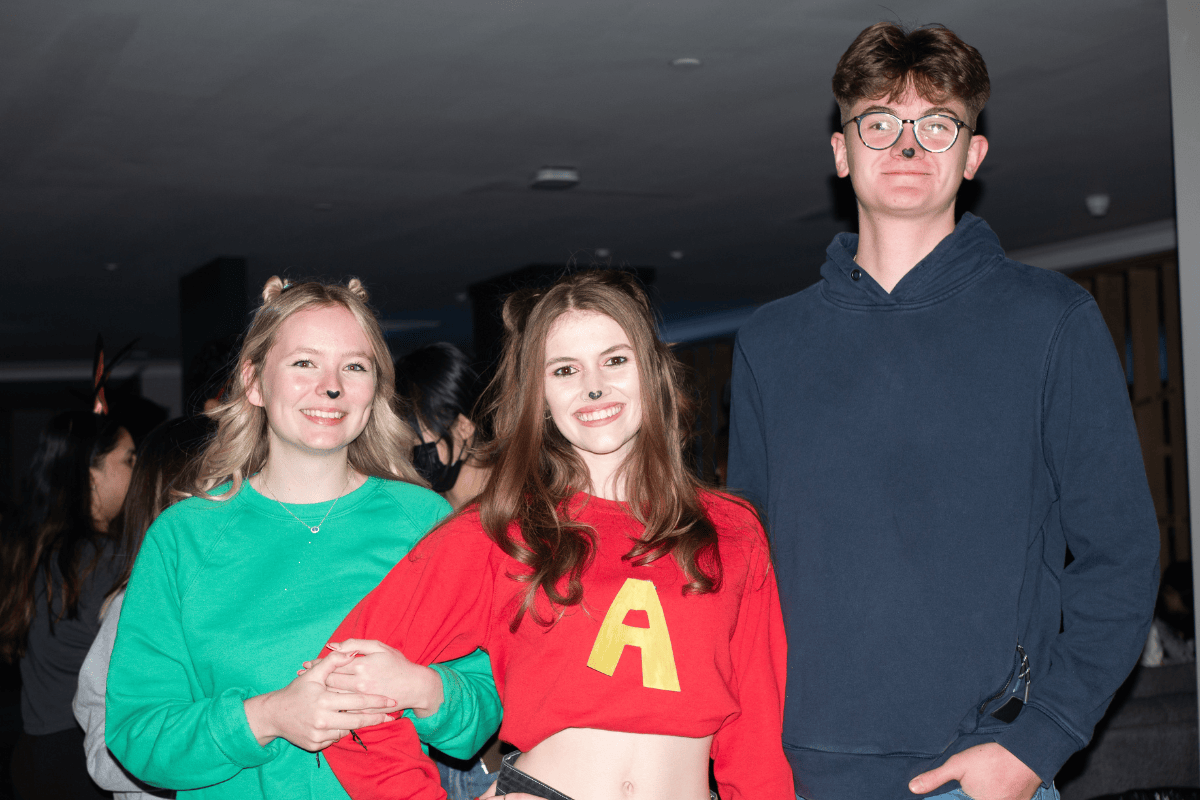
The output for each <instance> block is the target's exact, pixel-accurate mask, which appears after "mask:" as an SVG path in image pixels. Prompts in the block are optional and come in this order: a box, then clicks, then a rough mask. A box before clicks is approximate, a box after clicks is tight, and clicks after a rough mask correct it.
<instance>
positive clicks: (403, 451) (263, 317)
mask: <svg viewBox="0 0 1200 800" xmlns="http://www.w3.org/2000/svg"><path fill="white" fill-rule="evenodd" d="M262 298H263V302H262V305H261V306H259V307H258V311H257V312H255V314H254V321H253V322H251V323H250V330H248V331H247V332H246V338H245V339H244V340H243V342H242V349H241V352H240V353H239V354H238V358H237V363H236V366H235V368H234V370H233V373H232V375H231V376H230V383H229V391H228V393H227V397H228V399H227V400H226V401H225V402H224V403H222V404H221V405H219V406H217V407H216V408H214V409H213V410H212V411H209V412H208V416H209V418H211V419H212V420H214V421H215V422H216V423H217V431H216V434H214V436H213V437H212V440H211V441H210V442H209V445H208V447H207V448H205V450H204V453H203V455H202V456H201V461H200V468H199V470H198V471H197V472H198V474H197V477H196V480H197V482H198V485H197V489H198V492H197V493H198V494H201V495H203V496H205V497H209V496H210V495H209V494H208V492H209V491H210V490H212V489H213V488H215V487H217V486H219V485H221V484H224V483H229V484H230V487H229V490H228V491H227V492H225V493H224V494H222V495H220V496H219V497H218V498H217V499H221V500H224V499H227V498H229V497H232V496H233V495H235V494H237V491H238V489H240V488H241V485H242V481H243V480H245V479H246V478H248V477H250V476H251V475H253V474H254V473H256V472H258V471H259V470H260V469H262V468H263V465H265V464H266V463H267V445H268V439H267V414H266V412H265V411H264V410H263V409H262V408H260V407H259V406H256V405H254V404H253V403H251V402H250V401H249V399H248V398H247V396H246V392H247V390H248V388H249V386H248V385H247V383H246V380H245V376H244V369H243V367H245V366H246V365H249V367H250V374H252V375H254V376H257V375H259V374H260V373H261V372H262V369H263V365H264V364H265V363H266V360H267V354H268V353H269V352H270V351H271V347H272V346H273V345H274V344H275V340H276V339H277V338H278V336H279V329H280V327H282V326H283V323H284V322H285V321H286V320H287V319H288V317H290V316H292V315H293V314H295V313H296V312H298V311H304V310H307V309H310V308H323V307H328V306H342V307H344V308H345V309H347V310H348V311H349V312H350V313H351V314H353V315H354V318H355V319H357V320H358V324H359V325H360V326H361V327H362V330H363V333H364V334H365V335H366V337H367V340H368V341H369V342H370V343H371V361H372V363H373V366H374V369H375V398H374V401H373V402H372V404H371V416H370V418H369V419H368V420H367V427H366V428H364V429H363V432H362V433H360V434H359V435H358V438H356V439H355V440H354V441H353V442H351V443H350V445H349V446H348V447H347V448H346V455H347V458H348V459H349V462H350V466H351V467H353V468H354V469H355V470H357V471H358V472H359V473H361V474H363V475H371V476H374V477H377V478H387V479H389V480H397V481H407V482H408V483H415V484H417V485H418V486H428V484H427V483H426V482H425V479H424V478H422V477H421V476H420V475H419V474H417V471H416V470H415V469H413V465H412V461H411V459H410V458H409V456H408V454H409V453H410V452H411V451H412V447H413V445H414V444H416V443H417V441H418V439H417V437H416V435H415V434H414V433H413V431H412V429H410V428H409V426H408V425H407V424H406V423H405V422H404V421H403V420H402V419H401V418H400V416H399V415H398V414H397V413H396V408H395V401H396V386H395V382H396V373H395V369H394V367H393V366H392V357H391V353H389V352H388V348H387V342H386V341H384V338H383V330H382V329H381V328H380V327H379V320H378V319H376V318H375V314H374V312H372V311H371V309H370V307H369V306H368V305H367V300H368V295H367V290H366V288H364V287H363V285H362V282H361V281H360V280H359V279H358V278H351V279H350V281H349V282H348V283H347V284H346V285H345V286H342V285H340V284H336V283H320V282H318V281H305V282H303V283H294V284H287V283H285V282H284V281H283V279H282V278H280V277H279V276H272V277H271V278H270V279H269V280H268V281H267V283H266V285H265V286H264V287H263V291H262Z"/></svg>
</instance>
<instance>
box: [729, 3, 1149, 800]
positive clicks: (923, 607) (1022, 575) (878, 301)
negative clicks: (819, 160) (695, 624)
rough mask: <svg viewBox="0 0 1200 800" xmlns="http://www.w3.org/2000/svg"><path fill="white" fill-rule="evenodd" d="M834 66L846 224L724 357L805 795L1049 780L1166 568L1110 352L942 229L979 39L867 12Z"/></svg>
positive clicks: (978, 244)
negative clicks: (760, 530)
mask: <svg viewBox="0 0 1200 800" xmlns="http://www.w3.org/2000/svg"><path fill="white" fill-rule="evenodd" d="M833 86H834V95H835V97H836V99H837V101H838V105H839V107H840V109H841V113H842V121H843V122H842V129H841V131H839V132H838V133H834V134H833V141H832V144H833V155H834V163H835V164H836V166H837V173H838V175H839V176H841V177H847V176H849V177H850V179H851V182H852V183H853V186H854V192H855V194H856V196H857V198H858V221H859V234H858V235H857V236H855V235H853V234H847V233H843V234H839V235H838V236H837V237H836V238H835V239H834V241H833V243H832V244H831V245H830V246H829V248H828V251H827V254H828V260H827V261H826V262H825V264H824V266H822V268H821V275H822V280H821V281H820V282H819V283H817V284H816V285H814V286H812V287H810V288H808V289H806V290H805V291H802V292H800V293H798V294H795V295H792V296H791V297H786V298H784V299H782V300H778V301H776V302H773V303H770V304H768V305H766V306H764V307H763V308H762V309H760V310H759V311H758V312H757V313H756V314H755V315H754V317H753V318H752V319H751V320H750V321H749V322H748V323H747V324H746V325H745V326H744V327H743V328H742V330H741V331H740V332H739V334H738V342H737V346H736V348H735V352H734V372H733V411H732V422H731V441H730V451H729V484H730V486H731V487H734V488H738V489H742V490H744V491H745V492H746V493H747V494H748V495H750V496H751V497H752V498H753V499H755V500H756V501H758V502H759V503H760V504H761V507H762V508H763V509H764V510H765V512H766V517H767V521H768V523H769V525H770V529H771V534H772V539H773V542H774V547H775V553H776V569H777V573H778V578H779V589H780V592H781V594H782V596H783V603H784V614H785V617H786V621H787V625H788V640H789V653H788V661H789V665H788V679H787V680H788V698H787V707H786V709H785V713H784V733H783V740H784V748H785V751H786V752H787V754H788V758H789V760H790V761H791V764H792V769H793V772H794V775H795V781H796V791H797V795H798V796H801V797H804V798H807V799H808V800H868V799H869V800H905V799H906V798H907V799H908V800H912V798H914V797H915V796H933V795H939V794H947V793H949V794H950V796H958V797H961V796H962V793H964V792H965V793H966V795H968V796H969V797H971V798H974V799H975V800H1030V798H1033V797H1037V798H1038V799H1039V800H1049V798H1056V797H1057V792H1056V791H1055V789H1054V787H1053V783H1052V781H1053V780H1054V776H1055V773H1057V772H1058V769H1059V768H1060V767H1061V766H1062V764H1063V762H1065V761H1066V760H1067V758H1068V757H1069V756H1070V755H1071V754H1072V753H1073V752H1075V751H1076V750H1079V749H1080V748H1082V747H1084V746H1085V745H1086V744H1087V743H1088V740H1089V739H1090V738H1091V735H1092V729H1093V728H1094V727H1095V725H1096V723H1097V721H1099V719H1100V717H1101V716H1102V715H1103V714H1104V710H1105V708H1106V707H1107V706H1108V703H1109V701H1110V700H1111V698H1112V695H1113V693H1114V692H1115V691H1116V689H1117V687H1118V686H1120V684H1121V682H1122V681H1123V680H1124V679H1125V677H1126V675H1127V674H1128V673H1129V671H1130V669H1132V667H1133V665H1134V663H1135V662H1136V660H1137V657H1138V654H1139V652H1140V651H1141V648H1142V645H1143V643H1144V642H1145V639H1146V632H1147V629H1148V626H1149V624H1150V618H1151V612H1152V608H1153V603H1154V595H1155V589H1156V586H1157V582H1158V569H1157V566H1156V562H1157V552H1158V534H1157V530H1158V527H1157V520H1156V517H1155V512H1154V508H1153V505H1152V502H1151V500H1150V495H1149V491H1148V489H1147V486H1146V478H1145V473H1144V470H1143V467H1142V461H1141V451H1140V449H1139V446H1138V439H1137V431H1136V430H1135V429H1134V425H1133V419H1132V414H1131V411H1130V405H1129V397H1128V394H1127V390H1126V384H1125V380H1124V374H1123V372H1122V369H1121V366H1120V363H1119V362H1118V359H1117V356H1116V353H1115V352H1114V349H1113V345H1112V339H1111V337H1110V336H1109V333H1108V330H1107V328H1106V327H1105V324H1104V320H1103V319H1102V318H1101V316H1100V312H1099V310H1098V308H1097V306H1096V304H1095V302H1094V301H1093V300H1092V299H1091V297H1090V296H1089V295H1088V294H1087V293H1086V292H1085V291H1083V290H1082V289H1081V288H1079V287H1078V286H1077V285H1075V284H1074V283H1073V282H1072V281H1070V280H1069V279H1067V278H1065V277H1064V276H1062V275H1059V274H1056V273H1052V272H1047V271H1043V270H1040V269H1035V268H1032V267H1029V266H1025V265H1023V264H1018V263H1016V262H1013V261H1010V260H1008V259H1007V258H1006V257H1005V255H1004V251H1003V250H1002V249H1001V247H1000V243H999V241H997V239H996V236H995V235H994V234H993V233H992V231H991V229H990V228H988V226H987V224H986V223H985V222H984V221H983V220H981V219H979V218H978V217H975V216H972V215H971V214H964V215H963V217H962V220H961V221H960V222H959V223H958V224H957V225H955V222H954V203H955V195H956V193H957V191H958V187H959V185H960V184H961V182H962V180H963V179H964V178H966V179H970V178H972V177H973V176H974V175H975V173H976V171H977V170H978V169H979V165H980V163H981V162H982V161H983V159H984V156H986V155H987V150H988V144H987V141H986V140H985V139H984V137H982V136H980V135H978V134H976V133H975V132H974V128H975V126H976V122H977V120H978V117H979V112H980V111H981V110H982V108H983V105H984V103H985V102H986V101H987V98H988V94H989V91H990V87H989V82H988V76H987V69H986V67H985V66H984V63H983V59H982V58H981V57H980V55H979V53H978V51H976V50H975V49H974V48H973V47H971V46H969V45H967V44H965V43H964V42H963V41H962V40H960V39H959V38H958V37H957V36H956V35H955V34H954V33H952V32H951V31H949V30H947V29H945V28H942V27H940V26H931V27H925V28H919V29H916V30H913V31H911V32H906V31H904V30H903V29H901V28H899V27H897V26H896V25H893V24H890V23H880V24H878V25H874V26H872V27H870V28H867V29H866V30H865V31H863V32H862V33H861V34H860V35H859V37H858V38H857V39H856V40H855V41H854V43H853V44H852V45H851V46H850V49H849V50H847V51H846V53H845V55H843V56H842V59H841V61H840V62H839V64H838V68H837V72H836V73H835V75H834V79H833ZM1026 124H1029V125H1037V124H1038V120H1037V119H1036V118H1033V119H1030V120H1027V121H1026ZM1068 549H1069V552H1070V556H1069V557H1068ZM1068 559H1070V560H1069V563H1068ZM1064 564H1065V566H1064Z"/></svg>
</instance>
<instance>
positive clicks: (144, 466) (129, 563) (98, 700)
mask: <svg viewBox="0 0 1200 800" xmlns="http://www.w3.org/2000/svg"><path fill="white" fill-rule="evenodd" d="M209 431H210V427H209V424H208V420H207V419H205V418H204V417H182V418H178V419H173V420H170V421H168V422H164V423H163V424H162V425H159V426H158V427H157V428H155V429H154V430H152V431H151V432H150V433H149V434H147V435H146V438H145V439H144V440H143V441H142V445H141V447H140V448H138V458H137V464H136V465H135V466H134V468H133V477H132V479H131V480H130V484H129V492H128V493H127V494H126V496H125V507H124V509H123V511H122V513H121V516H122V518H123V520H124V524H123V526H122V528H123V532H122V538H121V541H120V546H119V552H120V553H121V555H122V557H123V558H122V563H123V564H124V567H123V569H122V570H121V572H120V573H119V574H118V575H117V577H116V582H115V584H114V586H113V589H112V593H111V594H110V595H109V597H108V599H107V601H106V603H105V608H104V611H103V614H102V619H103V622H102V623H101V625H100V632H99V634H97V636H96V640H95V641H94V642H93V643H92V648H91V650H90V651H88V654H87V658H86V659H85V660H84V662H83V668H82V669H81V670H80V671H79V686H78V690H77V691H76V693H75V701H74V703H73V704H72V708H73V710H74V712H75V719H77V720H78V721H79V724H80V725H81V726H82V727H83V731H84V751H85V753H86V755H87V768H88V773H89V774H90V775H91V776H92V779H93V780H95V781H96V783H97V784H98V785H99V786H100V787H101V788H103V789H106V790H108V791H111V792H114V793H115V795H114V797H115V798H116V800H144V799H145V798H150V797H173V796H174V794H175V793H174V792H170V791H165V790H155V789H154V788H153V787H150V786H147V785H146V784H144V783H142V782H141V781H139V780H137V779H136V778H134V777H133V776H132V775H130V774H129V773H128V772H127V771H126V770H125V768H124V767H122V766H121V764H120V762H118V761H117V760H116V759H115V758H113V756H112V754H111V753H110V752H109V751H108V747H107V745H105V743H104V690H105V687H106V686H107V684H108V664H109V660H110V659H111V658H112V649H113V644H114V643H115V642H116V638H117V623H118V621H119V620H120V617H121V604H122V602H123V600H124V598H125V586H126V584H128V582H129V574H130V572H131V571H132V569H133V562H134V559H135V558H136V557H137V552H138V549H139V548H140V547H141V546H142V539H143V538H145V535H146V530H147V529H148V528H149V527H150V523H152V522H153V521H154V519H155V517H157V516H158V515H159V514H160V513H161V512H162V510H163V509H164V508H166V507H167V506H169V505H171V504H172V503H174V502H176V501H177V500H180V499H182V498H183V497H185V496H186V495H185V494H184V493H183V491H185V490H189V489H190V487H191V486H192V484H193V483H194V471H195V469H196V466H197V461H196V456H198V455H199V453H200V451H201V450H202V449H203V446H204V444H205V440H206V439H207V437H208V434H209Z"/></svg>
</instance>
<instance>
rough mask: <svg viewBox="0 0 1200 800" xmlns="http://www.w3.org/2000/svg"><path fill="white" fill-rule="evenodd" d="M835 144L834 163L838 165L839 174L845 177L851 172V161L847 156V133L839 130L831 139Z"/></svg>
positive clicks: (832, 143) (833, 144) (831, 142)
mask: <svg viewBox="0 0 1200 800" xmlns="http://www.w3.org/2000/svg"><path fill="white" fill-rule="evenodd" d="M829 144H830V145H832V146H833V165H834V166H835V167H837V176H838V177H839V178H845V177H846V176H848V175H849V174H850V161H849V159H848V158H847V156H846V134H844V133H842V132H841V131H837V132H836V133H834V134H833V136H832V138H830V140H829Z"/></svg>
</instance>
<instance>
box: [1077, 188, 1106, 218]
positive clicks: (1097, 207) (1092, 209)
mask: <svg viewBox="0 0 1200 800" xmlns="http://www.w3.org/2000/svg"><path fill="white" fill-rule="evenodd" d="M1083 202H1084V204H1085V205H1087V210H1088V213H1089V214H1091V215H1092V216H1093V217H1097V218H1099V217H1103V216H1104V215H1105V214H1107V213H1108V203H1109V197H1108V195H1106V194H1089V195H1088V196H1087V197H1085V198H1083Z"/></svg>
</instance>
